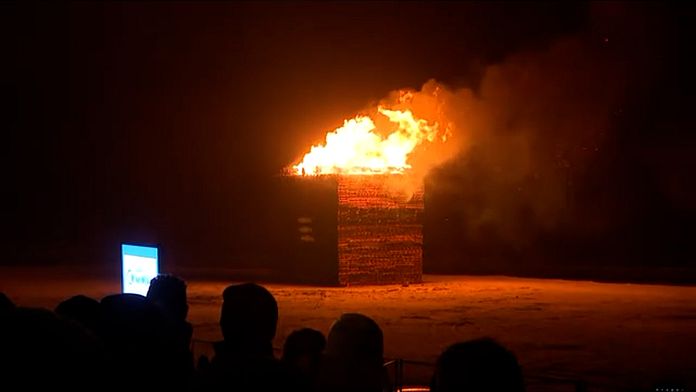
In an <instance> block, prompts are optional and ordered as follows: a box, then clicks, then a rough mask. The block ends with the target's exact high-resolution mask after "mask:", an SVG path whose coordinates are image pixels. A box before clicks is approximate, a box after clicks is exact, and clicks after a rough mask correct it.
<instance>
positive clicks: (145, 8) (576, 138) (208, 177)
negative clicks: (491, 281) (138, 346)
mask: <svg viewBox="0 0 696 392" xmlns="http://www.w3.org/2000/svg"><path fill="white" fill-rule="evenodd" d="M0 10H2V15H3V17H4V21H3V23H2V25H3V27H2V29H3V33H4V34H3V43H4V45H3V48H4V51H3V52H4V54H5V56H4V57H5V58H6V59H9V60H10V61H5V62H4V64H3V66H2V67H3V69H2V71H3V72H2V75H3V76H2V79H1V80H2V81H1V82H0V83H1V84H2V87H3V88H2V91H3V103H4V105H3V106H4V107H5V108H7V109H8V113H9V116H6V117H5V118H6V120H5V121H6V126H5V128H6V129H7V130H6V134H7V135H8V136H9V138H7V139H6V140H9V144H7V145H6V151H7V152H8V153H9V154H7V153H6V154H5V157H6V160H7V161H6V163H5V165H4V166H5V167H6V168H7V171H8V173H9V176H8V178H9V181H6V186H5V189H6V190H7V191H8V193H7V196H6V197H7V199H6V201H5V203H4V210H5V214H4V216H5V217H6V218H5V228H6V233H5V234H4V235H3V236H2V242H1V244H2V246H3V248H4V249H5V250H6V251H5V252H4V253H3V257H2V258H0V265H18V264H20V265H21V264H36V265H40V264H64V263H78V264H82V265H100V264H101V263H107V262H109V263H111V262H116V261H117V260H118V257H119V254H118V247H117V246H118V244H119V243H121V242H127V241H135V242H153V243H160V244H161V245H162V246H163V247H164V248H165V249H166V250H167V254H168V257H169V260H170V261H171V262H172V263H174V264H176V265H185V266H205V267H221V266H225V267H257V266H258V267H266V266H268V265H257V264H256V263H259V258H261V257H260V256H259V253H262V252H260V250H261V249H263V248H264V245H266V244H267V242H268V241H267V239H265V238H264V234H265V233H267V232H268V225H267V222H268V219H269V217H267V215H268V211H267V210H268V206H270V205H273V204H274V203H277V202H278V200H279V199H280V200H282V195H277V194H275V193H274V189H275V188H274V183H273V181H274V176H276V175H278V174H279V172H280V171H281V170H282V168H284V167H285V166H287V165H288V164H290V163H291V162H293V161H295V160H296V159H297V158H299V157H300V156H301V155H302V154H304V153H305V152H306V150H307V149H308V147H309V146H310V145H312V144H315V143H317V142H319V141H321V139H322V137H323V135H324V134H325V133H326V132H327V131H329V130H332V129H333V128H335V127H336V126H338V125H340V123H341V122H342V121H343V120H344V119H345V118H349V117H352V116H354V115H355V114H356V113H358V112H360V111H361V110H363V109H364V108H365V107H367V106H368V105H370V104H372V103H374V102H376V101H378V100H380V99H382V98H384V97H385V96H386V95H387V94H389V93H390V92H391V91H393V90H397V89H401V88H411V89H416V90H418V89H420V88H421V86H422V85H423V84H424V83H426V82H427V81H429V80H431V79H434V80H436V81H438V82H439V83H442V85H444V86H447V87H448V88H450V89H452V90H459V89H471V90H472V91H473V92H474V93H475V94H479V95H480V96H481V97H484V96H483V95H482V94H483V93H482V90H485V88H486V86H488V85H489V84H486V83H490V79H487V75H490V73H488V72H489V70H490V68H489V67H490V66H500V67H503V69H509V68H504V67H511V66H513V67H514V66H517V65H519V64H522V65H521V67H522V69H525V68H524V66H526V65H525V64H530V63H531V64H532V65H533V64H536V61H539V64H552V65H553V64H557V63H555V62H553V61H555V59H556V57H554V56H557V54H558V53H561V54H563V53H565V52H563V50H568V53H570V54H571V55H572V54H573V53H574V52H573V50H574V49H573V48H575V46H573V45H575V44H577V46H578V47H581V48H583V50H588V53H591V56H589V59H588V60H587V63H586V64H585V63H581V64H580V65H577V64H578V63H577V62H576V63H574V64H575V65H577V66H576V67H575V68H574V65H573V64H570V65H568V64H565V63H563V62H560V63H558V64H560V65H558V68H550V69H541V68H540V71H539V72H538V73H539V75H536V74H529V75H528V74H526V73H525V74H524V75H527V76H529V77H530V78H532V80H536V79H534V78H538V79H539V80H541V81H542V82H541V83H539V85H540V90H544V89H543V88H541V87H544V88H547V87H549V86H551V87H558V88H559V91H560V92H559V93H558V95H557V96H558V97H561V98H563V99H568V100H567V101H564V102H551V101H550V100H548V101H545V100H546V99H547V97H548V96H555V95H553V94H556V93H555V92H553V94H551V93H550V94H551V95H548V96H547V95H544V91H546V90H544V91H540V92H535V91H530V92H529V94H528V95H529V97H530V98H529V101H530V102H533V103H534V104H535V105H538V106H543V107H541V108H536V107H535V109H534V110H535V111H534V113H537V111H538V112H540V113H544V115H542V116H540V118H539V117H535V116H532V117H531V120H530V118H529V117H524V116H525V113H521V114H520V115H519V116H517V114H516V112H515V111H514V110H513V109H514V106H515V105H516V104H520V106H522V103H524V102H525V101H527V100H526V99H525V98H526V97H527V95H526V93H525V94H523V93H522V92H513V93H511V97H512V98H511V100H510V105H508V106H509V107H512V109H509V110H510V111H509V112H506V114H505V116H506V117H504V119H505V121H507V122H508V123H509V124H507V125H504V126H501V128H500V129H498V128H496V129H494V131H495V132H497V133H495V134H494V136H495V137H492V139H491V140H493V141H491V142H489V144H485V143H480V144H477V145H476V146H473V147H472V148H471V149H469V150H467V151H466V152H463V153H462V154H459V155H458V156H457V157H455V158H454V159H453V160H451V161H449V162H447V163H446V164H444V165H443V166H442V167H440V168H438V169H436V170H434V171H433V172H432V173H431V174H430V175H429V176H428V177H427V179H426V206H425V226H424V230H425V239H424V240H425V244H424V247H425V258H424V265H425V270H426V272H438V273H467V272H468V273H472V272H491V273H505V272H506V271H512V272H508V273H510V274H529V273H531V274H535V273H541V272H540V271H548V270H551V271H565V270H568V271H577V270H578V269H590V270H594V271H595V272H596V273H595V274H594V275H593V274H592V273H589V274H588V276H590V277H592V276H601V274H602V268H605V267H617V268H625V269H628V270H632V271H633V272H632V274H635V276H640V275H644V276H649V275H650V274H651V272H650V271H651V269H653V268H656V267H669V268H679V269H687V270H690V271H693V270H694V267H696V250H695V249H694V248H693V246H692V244H693V243H694V240H695V239H696V229H694V227H695V225H696V192H695V191H696V189H695V186H694V182H693V180H692V179H691V177H692V175H691V174H692V173H693V171H694V169H696V167H695V165H694V159H693V153H694V152H696V151H694V146H696V143H694V142H695V141H696V140H694V130H695V129H696V128H695V127H694V119H693V114H692V113H691V108H692V106H693V103H694V101H693V90H694V87H695V84H694V76H693V69H694V68H695V67H694V65H695V64H694V60H693V58H694V56H692V53H691V52H692V51H693V49H692V46H693V45H692V44H691V42H690V40H691V37H692V36H693V35H694V34H693V33H694V31H693V29H694V26H693V23H692V21H693V20H694V19H693V17H694V7H692V6H689V5H686V4H661V3H641V4H628V3H591V4H590V3H570V4H566V3H563V4H557V3H536V2H534V3H517V2H515V3H469V2H466V3H420V2H403V3H396V2H377V3H328V4H325V3H311V2H300V3H286V2H283V3H273V2H264V3H206V4H190V3H135V2H133V3H59V4H53V3H33V4H28V5H26V4H21V3H3V4H2V5H0ZM565 42H572V43H573V44H571V45H566V46H564V45H565V44H564V43H565ZM559 47H560V48H561V49H558V48H559ZM567 48H570V49H567ZM547 53H551V54H549V55H547ZM539 58H542V60H543V61H542V60H538V59H539ZM583 60H584V59H583ZM544 61H546V62H544ZM585 65H587V67H586V68H583V67H585ZM566 66H567V68H564V67H566ZM530 69H535V68H533V67H531V68H530ZM566 69H571V70H572V72H570V71H569V72H570V73H571V74H570V75H563V73H564V70H566ZM487 81H489V82H487ZM544 81H549V82H548V83H546V84H548V85H546V84H544V83H545V82H544ZM605 81H608V82H606V83H605ZM482 82H483V83H484V85H483V87H482ZM515 83H516V82H514V81H513V82H511V85H516V84H515ZM560 83H568V84H567V89H566V88H564V87H563V86H560V87H559V84H560ZM517 86H522V87H526V86H527V85H525V84H519V85H517ZM607 86H608V87H607ZM605 87H606V88H605ZM512 88H513V87H511V89H512ZM549 88H550V87H549ZM567 90H572V91H567ZM515 91H517V90H515ZM593 91H597V92H598V93H597V95H598V96H597V97H594V96H592V92H593ZM600 91H601V94H600V93H599V92H600ZM614 93H615V94H616V96H617V97H619V98H616V99H615V100H613V101H611V102H612V106H611V107H610V106H609V104H607V105H605V106H606V108H605V109H606V112H607V113H606V114H607V116H603V114H604V112H603V111H597V110H595V109H594V106H591V105H590V103H594V102H597V106H598V107H600V108H601V107H603V106H602V105H604V99H607V102H610V101H609V99H608V98H607V96H609V95H612V94H614ZM612 96H613V95H612ZM484 98H485V97H484ZM481 100H482V101H483V102H484V103H485V102H486V99H483V98H482V99H481ZM547 105H548V107H549V108H550V110H549V111H548V117H546V114H545V113H546V112H545V108H546V106H547ZM481 107H488V106H481ZM588 107H589V109H587V110H586V111H583V110H580V109H583V108H588ZM579 108H580V109H579ZM593 110H595V111H593ZM584 113H602V116H600V115H599V114H598V115H597V117H596V118H595V117H592V118H588V117H583V115H584ZM516 116H517V117H516ZM501 117H502V115H501ZM600 117H601V119H600ZM490 118H493V119H495V118H496V117H495V115H494V114H490ZM564 118H565V119H573V120H575V119H577V121H575V123H576V124H577V123H578V122H580V123H581V122H582V121H583V120H585V119H587V123H588V124H590V125H592V126H596V128H597V129H588V130H584V128H591V127H590V126H589V125H588V127H583V126H582V124H577V125H572V126H568V127H566V128H563V129H560V128H555V127H554V124H560V125H567V124H568V121H569V120H564ZM547 119H548V122H547ZM600 120H601V121H600ZM515 121H519V122H524V124H525V126H520V125H516V124H515ZM525 121H530V122H528V123H527V122H525ZM529 124H533V125H534V130H532V131H529V132H527V128H526V125H529ZM491 129H493V128H492V127H491ZM519 129H524V130H522V131H519V132H518V130H519ZM578 130H579V131H578ZM506 132H508V133H506ZM508 135H510V137H508ZM513 135H521V136H519V137H521V138H522V139H523V140H524V142H525V143H528V144H529V146H531V147H530V150H531V151H533V152H534V154H533V157H532V158H530V162H531V163H529V167H530V168H529V171H528V172H525V173H522V174H521V175H520V176H515V177H513V176H512V175H509V176H508V174H505V173H509V172H510V171H511V170H510V169H511V168H514V167H516V166H517V163H516V162H513V163H505V161H504V160H501V159H498V158H499V157H497V156H495V157H494V158H495V159H494V158H492V157H491V154H490V151H495V150H496V148H497V147H500V148H501V151H502V148H503V147H502V144H501V141H505V140H508V139H510V138H513ZM477 140H478V139H477ZM595 148H596V149H595ZM588 149H589V150H588ZM559 151H560V152H559ZM585 151H588V152H585ZM500 154H503V153H502V152H501V153H500ZM564 154H565V155H564ZM495 165H500V170H501V173H503V174H496V173H498V172H496V170H497V169H496V170H494V169H495V167H494V166H495ZM506 165H508V166H506ZM553 165H558V168H557V169H553V170H551V169H549V167H550V166H553ZM563 165H565V166H563ZM554 170H555V171H554ZM539 173H541V174H539ZM548 173H552V174H548ZM554 173H556V174H554ZM557 173H561V174H557ZM547 174H548V175H550V176H551V175H552V176H553V177H552V178H553V180H548V181H545V180H543V179H544V178H548V177H544V175H547ZM539 176H541V177H540V178H542V180H539V179H538V178H539ZM561 176H565V177H563V178H564V179H563V180H559V179H558V178H560V177H561ZM557 177H558V178H557ZM548 189H557V190H558V192H559V193H562V194H563V195H564V196H563V197H565V198H566V199H564V200H565V201H564V203H565V204H564V207H563V208H560V209H557V210H556V209H551V210H550V211H551V212H548V211H547V210H546V209H544V208H543V205H544V204H545V200H544V199H543V197H547V196H545V195H547V190H548ZM428 190H430V191H429V192H430V193H428ZM515 192H518V193H519V196H512V195H514V194H515ZM499 195H500V196H499ZM503 195H511V196H506V197H503ZM539 195H542V196H539ZM540 197H541V199H539V198H540ZM549 197H551V196H549ZM554 197H555V196H554ZM482 211H485V212H486V213H485V214H484V213H482ZM549 216H552V218H549ZM270 220H272V217H270ZM525 263H527V264H529V268H528V269H525V267H524V264H525Z"/></svg>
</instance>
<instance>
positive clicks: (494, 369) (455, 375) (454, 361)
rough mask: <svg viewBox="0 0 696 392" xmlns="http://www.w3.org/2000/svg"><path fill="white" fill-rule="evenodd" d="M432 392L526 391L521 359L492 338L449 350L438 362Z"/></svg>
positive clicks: (467, 343)
mask: <svg viewBox="0 0 696 392" xmlns="http://www.w3.org/2000/svg"><path fill="white" fill-rule="evenodd" d="M431 391H433V392H460V391H461V392H464V391H501V392H505V391H513V392H518V391H524V381H523V379H522V370H521V369H520V366H519V364H518V363H517V358H515V355H514V354H513V353H512V352H510V351H509V350H508V349H506V348H505V347H503V346H501V345H500V344H498V343H497V342H496V341H494V340H493V339H490V338H483V339H476V340H470V341H468V342H463V343H456V344H453V345H451V346H449V347H448V348H447V349H446V350H445V351H444V352H443V353H442V354H441V355H440V358H439V359H438V360H437V366H436V368H435V374H434V375H433V380H432V385H431Z"/></svg>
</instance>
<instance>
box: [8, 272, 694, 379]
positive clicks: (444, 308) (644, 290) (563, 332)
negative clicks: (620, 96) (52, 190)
mask: <svg viewBox="0 0 696 392" xmlns="http://www.w3.org/2000/svg"><path fill="white" fill-rule="evenodd" d="M117 279H118V278H116V279H111V280H109V279H104V278H95V277H88V276H85V275H81V274H80V273H75V272H69V271H53V270H42V269H21V270H17V269H7V268H3V269H0V290H1V291H4V292H5V293H7V294H8V296H9V297H10V298H11V299H12V300H13V301H15V302H16V303H18V304H21V305H26V306H43V307H49V308H53V307H54V306H55V305H56V304H57V303H58V302H59V301H60V300H62V299H64V298H67V297H69V296H71V295H73V294H77V293H82V294H86V295H90V296H93V297H96V298H100V297H102V296H104V295H106V294H110V293H113V292H116V291H118V289H119V282H118V280H117ZM229 283H231V282H227V281H216V280H209V281H197V280H194V281H190V282H189V303H190V306H191V310H190V315H189V318H190V320H191V321H192V322H193V324H194V326H195V332H194V338H195V339H197V340H200V341H209V340H214V339H218V338H219V337H220V334H219V330H218V326H217V319H218V316H219V309H220V304H221V293H222V290H223V289H224V287H225V286H226V285H227V284H229ZM266 287H268V288H269V289H270V290H271V292H272V293H273V294H274V295H275V297H276V299H277V300H278V304H279V307H280V321H279V328H278V335H277V340H276V346H277V347H282V342H283V341H284V339H285V337H286V336H287V335H288V334H289V333H290V332H292V331H293V330H294V329H297V328H301V327H305V326H308V327H312V328H316V329H319V330H321V331H323V332H324V333H326V332H327V331H328V329H329V327H330V325H331V323H332V321H333V320H334V319H335V318H337V317H338V316H339V315H340V314H341V313H342V312H361V313H365V314H367V315H369V316H371V317H373V318H374V319H375V320H376V321H377V322H378V323H379V324H380V325H381V326H382V328H383V330H384V335H385V346H386V347H385V353H386V355H387V356H388V357H391V358H405V359H410V360H415V361H421V362H426V363H432V362H434V360H435V358H436V357H437V355H438V353H439V352H440V351H441V350H442V349H443V348H445V347H446V346H447V345H448V344H451V343H453V342H456V341H461V340H466V339H471V338H476V337H481V336H491V337H494V338H496V339H498V340H499V341H500V342H501V343H503V344H505V345H506V346H508V347H509V348H511V349H512V350H513V351H514V352H515V353H516V354H517V356H518V359H519V361H520V362H521V364H522V366H523V368H524V371H525V375H526V377H527V379H528V382H529V386H530V390H560V391H566V390H568V391H570V390H573V385H572V384H568V383H565V380H583V381H585V382H587V383H588V385H589V389H590V390H625V389H627V388H648V387H649V386H651V385H653V384H654V383H656V382H659V381H661V380H678V381H682V382H685V383H686V385H687V386H690V387H691V388H696V287H683V286H665V285H644V284H609V283H595V282H587V281H565V280H544V279H527V278H524V279H523V278H509V277H498V276H491V277H479V276H477V277H471V276H426V278H425V282H424V283H422V284H415V285H410V286H408V287H402V286H398V285H394V286H368V287H349V288H327V287H310V286H293V285H284V284H268V285H266ZM195 349H196V351H197V352H198V353H204V352H206V351H207V349H208V345H207V344H205V343H200V342H199V343H197V344H196V347H195ZM430 371H431V369H430V368H429V367H428V366H426V365H407V366H406V373H407V374H406V379H407V381H410V382H411V383H427V380H428V376H429V373H430Z"/></svg>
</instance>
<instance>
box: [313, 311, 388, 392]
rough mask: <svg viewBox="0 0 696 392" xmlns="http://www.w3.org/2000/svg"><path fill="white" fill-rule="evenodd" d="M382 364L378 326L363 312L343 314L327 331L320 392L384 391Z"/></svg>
mask: <svg viewBox="0 0 696 392" xmlns="http://www.w3.org/2000/svg"><path fill="white" fill-rule="evenodd" d="M383 364H384V338H383V335H382V330H381V329H380V327H379V325H377V323H376V322H375V321H374V320H372V319H371V318H369V317H367V316H365V315H362V314H358V313H346V314H343V315H342V316H341V317H340V318H339V319H338V320H336V322H334V324H333V325H332V326H331V330H330V331H329V336H328V339H327V343H326V353H325V356H324V359H323V361H322V364H321V372H320V376H319V380H318V388H319V390H320V391H322V392H324V391H327V392H328V391H346V392H347V391H360V392H381V391H384V390H386V389H387V388H388V383H387V377H386V373H385V370H384V367H383Z"/></svg>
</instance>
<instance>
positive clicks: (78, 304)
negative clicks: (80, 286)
mask: <svg viewBox="0 0 696 392" xmlns="http://www.w3.org/2000/svg"><path fill="white" fill-rule="evenodd" d="M55 312H56V314H57V315H59V316H61V317H64V318H67V319H69V320H73V321H76V322H78V323H80V324H81V325H82V326H84V327H85V328H87V329H89V330H90V331H92V332H93V333H97V332H98V331H99V321H100V319H101V305H100V304H99V301H97V300H96V299H94V298H90V297H87V296H84V295H76V296H74V297H70V298H68V299H66V300H65V301H63V302H61V303H59V304H58V306H56V309H55Z"/></svg>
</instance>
